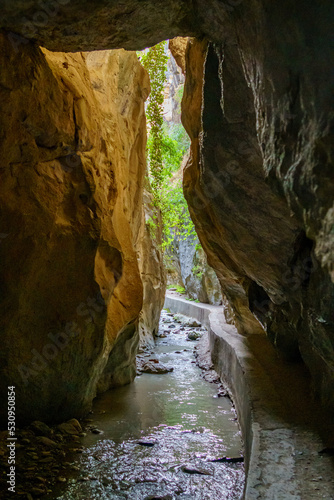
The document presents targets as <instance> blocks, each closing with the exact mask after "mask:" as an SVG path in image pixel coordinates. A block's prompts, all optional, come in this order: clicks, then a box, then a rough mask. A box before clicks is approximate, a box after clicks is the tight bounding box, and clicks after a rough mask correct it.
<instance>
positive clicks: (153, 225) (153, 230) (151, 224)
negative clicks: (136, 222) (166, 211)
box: [145, 217, 158, 239]
mask: <svg viewBox="0 0 334 500" xmlns="http://www.w3.org/2000/svg"><path fill="white" fill-rule="evenodd" d="M145 224H146V227H147V228H148V230H149V232H150V235H151V237H152V238H153V239H155V238H156V235H157V229H158V226H157V222H156V219H155V218H152V217H149V218H148V219H147V220H146V221H145Z"/></svg>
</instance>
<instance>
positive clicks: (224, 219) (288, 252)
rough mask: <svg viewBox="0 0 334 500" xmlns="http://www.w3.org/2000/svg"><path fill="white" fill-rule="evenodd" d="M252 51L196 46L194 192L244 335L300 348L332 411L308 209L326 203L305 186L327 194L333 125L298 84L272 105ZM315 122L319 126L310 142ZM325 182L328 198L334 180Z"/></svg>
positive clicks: (327, 312) (328, 320)
mask: <svg viewBox="0 0 334 500" xmlns="http://www.w3.org/2000/svg"><path fill="white" fill-rule="evenodd" d="M248 52H249V49H248ZM248 52H247V53H243V52H242V51H241V50H240V47H238V45H237V44H236V42H235V41H233V42H230V43H226V44H225V47H222V46H221V45H216V46H213V45H208V46H206V44H205V42H201V43H200V42H192V43H191V44H190V46H189V52H188V61H187V78H186V93H187V95H186V96H185V99H184V102H183V109H184V114H183V121H184V125H185V127H186V129H187V130H188V132H189V133H190V134H191V137H192V155H191V159H190V161H189V163H188V166H187V169H186V172H185V176H184V187H185V194H186V198H187V200H188V203H189V205H190V211H191V214H192V217H193V219H194V221H195V225H196V229H197V231H198V234H199V238H200V240H201V242H202V244H203V247H204V249H205V250H206V252H207V254H208V260H209V263H210V265H211V266H212V267H214V268H215V269H216V271H217V274H218V277H219V279H220V282H221V284H222V288H223V291H224V293H225V294H226V296H227V297H228V299H229V302H230V304H231V305H232V307H233V316H234V317H233V321H234V322H235V323H236V325H237V326H238V329H239V331H240V332H241V333H254V332H260V329H261V327H260V324H261V325H262V327H263V328H264V329H265V331H266V332H267V334H268V336H269V338H270V339H271V340H272V342H273V343H274V344H275V346H276V347H278V348H279V350H280V351H281V352H283V353H284V354H285V356H287V357H288V358H290V359H291V358H292V359H293V358H298V356H299V353H300V354H301V356H302V357H303V359H304V361H305V362H306V364H307V366H308V367H309V369H310V371H311V373H312V376H313V382H314V387H315V389H316V392H317V393H319V394H320V395H321V397H322V401H323V402H324V403H325V404H329V405H332V406H333V405H334V400H333V396H332V394H333V392H332V388H333V383H334V379H333V347H331V346H332V342H333V327H334V324H333V300H332V297H333V291H334V287H333V283H332V282H331V280H330V275H329V273H328V272H326V270H325V269H324V267H321V264H320V262H319V258H318V257H319V250H318V251H317V249H319V245H318V241H319V238H318V235H319V236H320V234H321V235H322V234H323V230H324V229H323V228H324V224H321V223H320V221H319V227H320V226H321V227H322V229H321V230H320V232H318V235H317V234H316V231H315V229H314V228H315V224H314V222H313V220H312V222H310V219H309V217H308V215H307V213H309V212H311V211H312V210H316V207H315V206H314V205H313V204H314V203H315V204H316V205H318V204H319V199H318V198H317V197H316V196H315V192H314V194H313V195H312V196H311V194H310V188H309V187H308V188H306V185H305V187H304V188H301V187H300V186H299V182H301V183H302V184H305V183H306V184H307V183H308V182H309V181H306V179H307V178H309V176H311V177H312V179H313V181H312V182H313V183H316V184H313V185H314V189H315V191H316V192H317V193H318V195H320V192H321V187H320V186H322V185H323V184H324V180H323V179H322V178H320V177H317V175H316V172H317V171H318V169H319V168H320V164H321V162H322V161H324V159H325V158H324V157H322V159H321V160H320V159H319V157H318V156H317V153H316V151H317V146H316V145H317V144H318V143H319V141H320V142H321V143H322V144H323V145H324V144H327V141H328V140H329V135H328V134H329V130H330V128H329V121H326V119H324V122H323V123H322V124H320V122H317V125H314V122H312V119H311V118H310V115H309V113H310V110H308V109H306V108H307V106H306V107H305V108H304V105H303V104H302V103H303V102H304V100H305V99H307V98H306V96H307V95H308V91H309V90H306V88H304V87H303V86H302V87H298V89H297V88H295V87H293V86H292V84H291V85H289V83H288V82H286V86H285V87H284V86H283V87H281V85H282V82H279V81H278V82H277V87H276V90H275V94H273V95H275V99H277V92H278V89H280V90H281V92H282V96H281V101H280V103H279V104H277V108H275V109H273V108H271V105H270V102H273V101H272V100H273V99H274V97H273V95H272V96H271V97H269V95H271V94H270V92H269V89H268V88H267V87H266V90H265V91H264V86H265V85H264V82H262V83H263V85H262V86H261V85H259V83H258V82H257V83H255V79H256V78H259V76H255V74H257V75H259V74H261V71H264V69H263V68H262V69H261V70H260V68H259V67H257V66H256V63H255V62H254V61H253V62H252V63H251V62H250V60H249V61H248V62H249V66H247V57H249V58H250V59H251V56H250V55H249V53H248ZM196 62H197V64H196ZM251 64H253V65H252V66H251ZM200 68H202V71H203V78H202V79H201V77H200V75H199V74H198V72H199V71H201V69H200ZM246 69H247V71H246ZM284 71H285V70H283V68H282V73H283V74H284ZM291 71H292V70H291ZM268 74H269V72H268ZM274 74H275V76H276V77H277V78H279V75H278V74H276V73H274ZM252 78H253V80H252ZM250 82H251V83H250ZM252 85H253V87H252ZM293 89H294V90H293ZM196 102H197V107H196ZM297 102H298V103H299V104H297ZM283 103H284V104H283ZM296 107H297V108H298V109H299V111H296V114H295V115H294V116H292V114H293V113H292V110H293V109H295V108H296ZM326 111H327V108H326V107H324V113H325V112H326ZM269 116H270V118H269ZM314 119H315V118H314ZM266 120H267V121H266ZM268 120H270V121H271V125H270V127H271V128H272V131H271V132H270V133H269V132H268ZM309 120H311V121H309ZM274 122H275V123H276V125H275V126H274V125H273V123H274ZM306 122H307V123H308V124H309V126H310V127H313V132H314V135H313V137H312V139H311V138H310V136H309V133H310V130H309V129H308V130H306V128H305V124H306ZM312 123H313V125H311V124H312ZM325 123H326V125H325ZM270 127H269V128H270ZM261 138H262V142H261ZM310 141H311V144H313V146H312V147H311V149H312V153H311V150H310ZM283 144H284V146H283ZM324 147H325V146H324ZM269 151H270V152H269ZM327 151H329V150H327ZM289 162H290V166H287V164H289ZM282 163H285V165H286V167H285V168H286V173H285V174H284V175H282V174H281V173H280V172H281V168H282ZM269 164H270V169H269ZM288 177H290V181H289V180H288ZM316 179H317V180H316ZM325 184H326V185H327V188H326V192H327V193H328V192H329V191H328V189H330V188H329V185H328V180H326V181H325ZM316 185H317V187H315V186H316ZM307 189H308V190H309V196H308V201H306V192H307ZM297 200H298V201H297ZM312 200H313V201H312ZM323 203H324V205H323V209H324V212H323V213H324V214H326V213H327V215H326V216H325V221H326V219H327V218H328V217H330V213H331V212H330V210H329V211H326V210H327V209H326V207H327V206H328V199H327V200H326V201H325V200H324V201H323ZM303 204H305V209H306V206H308V209H307V210H305V209H302V208H301V206H302V205H303ZM297 205H298V207H297ZM312 205H313V208H311V206H312ZM317 220H319V219H317ZM326 224H327V222H325V225H326ZM326 255H327V257H326V262H327V263H328V253H327V254H326ZM250 312H251V313H252V314H250ZM254 317H256V318H257V319H258V321H259V323H258V324H256V322H255V321H254Z"/></svg>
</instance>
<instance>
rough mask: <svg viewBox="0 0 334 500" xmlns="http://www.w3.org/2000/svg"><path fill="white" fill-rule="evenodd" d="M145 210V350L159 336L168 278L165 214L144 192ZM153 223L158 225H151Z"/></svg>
mask: <svg viewBox="0 0 334 500" xmlns="http://www.w3.org/2000/svg"><path fill="white" fill-rule="evenodd" d="M143 200H144V210H143V220H142V225H141V231H140V235H139V238H138V242H137V252H138V262H139V269H140V273H141V279H142V282H143V287H144V289H143V307H142V310H141V312H140V316H139V337H140V345H141V347H144V346H147V345H151V344H153V342H154V336H155V335H157V334H158V330H159V319H160V312H161V309H162V308H163V305H164V300H165V293H166V276H165V270H164V266H163V258H162V251H161V238H162V236H161V215H160V213H157V210H156V209H154V207H153V205H152V195H151V194H150V192H149V190H147V189H145V190H144V198H143ZM150 222H151V223H152V222H153V223H154V226H153V224H150Z"/></svg>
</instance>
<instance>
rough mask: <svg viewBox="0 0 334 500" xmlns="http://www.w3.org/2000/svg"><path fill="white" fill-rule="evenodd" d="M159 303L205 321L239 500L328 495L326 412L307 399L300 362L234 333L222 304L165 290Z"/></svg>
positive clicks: (331, 474)
mask: <svg viewBox="0 0 334 500" xmlns="http://www.w3.org/2000/svg"><path fill="white" fill-rule="evenodd" d="M165 307H167V308H169V309H170V310H171V311H172V312H178V313H181V314H185V315H187V316H192V317H195V318H196V319H198V320H199V321H201V322H202V323H203V324H205V325H206V326H207V327H208V330H209V338H210V349H211V355H212V361H213V363H214V366H215V369H216V371H217V372H218V373H219V375H220V376H221V378H222V379H223V380H224V381H225V383H226V384H227V385H228V387H229V389H230V392H231V394H232V396H233V400H234V404H235V407H236V410H237V412H238V418H239V423H240V426H241V430H242V434H243V439H244V447H245V465H246V471H247V482H246V486H245V493H244V498H245V499H246V500H253V499H261V500H262V499H266V500H313V499H315V500H317V499H326V500H333V499H334V458H333V456H330V454H329V453H323V454H319V451H321V450H323V449H324V448H326V447H334V421H333V415H329V414H327V412H326V411H325V410H324V409H323V408H321V407H320V406H319V405H318V404H317V403H316V402H315V401H313V400H312V397H311V394H310V377H309V374H308V372H307V370H306V368H305V366H304V365H303V364H302V363H297V364H291V363H287V362H285V361H284V360H282V359H281V358H280V357H279V356H278V353H277V351H276V350H275V349H274V348H273V347H272V345H271V344H270V343H269V341H268V340H267V338H266V337H265V336H261V335H248V336H247V337H246V336H242V335H239V334H238V332H237V330H236V329H235V327H234V326H232V325H228V324H227V323H226V322H225V319H224V314H223V309H222V307H214V306H208V305H206V304H199V303H195V302H190V301H187V300H185V299H184V298H182V297H180V296H178V295H177V294H175V293H174V294H172V293H167V295H166V301H165Z"/></svg>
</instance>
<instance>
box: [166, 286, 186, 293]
mask: <svg viewBox="0 0 334 500" xmlns="http://www.w3.org/2000/svg"><path fill="white" fill-rule="evenodd" d="M167 288H168V290H170V289H171V288H175V290H176V291H177V292H178V293H186V290H185V288H184V287H183V286H181V285H167Z"/></svg>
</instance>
